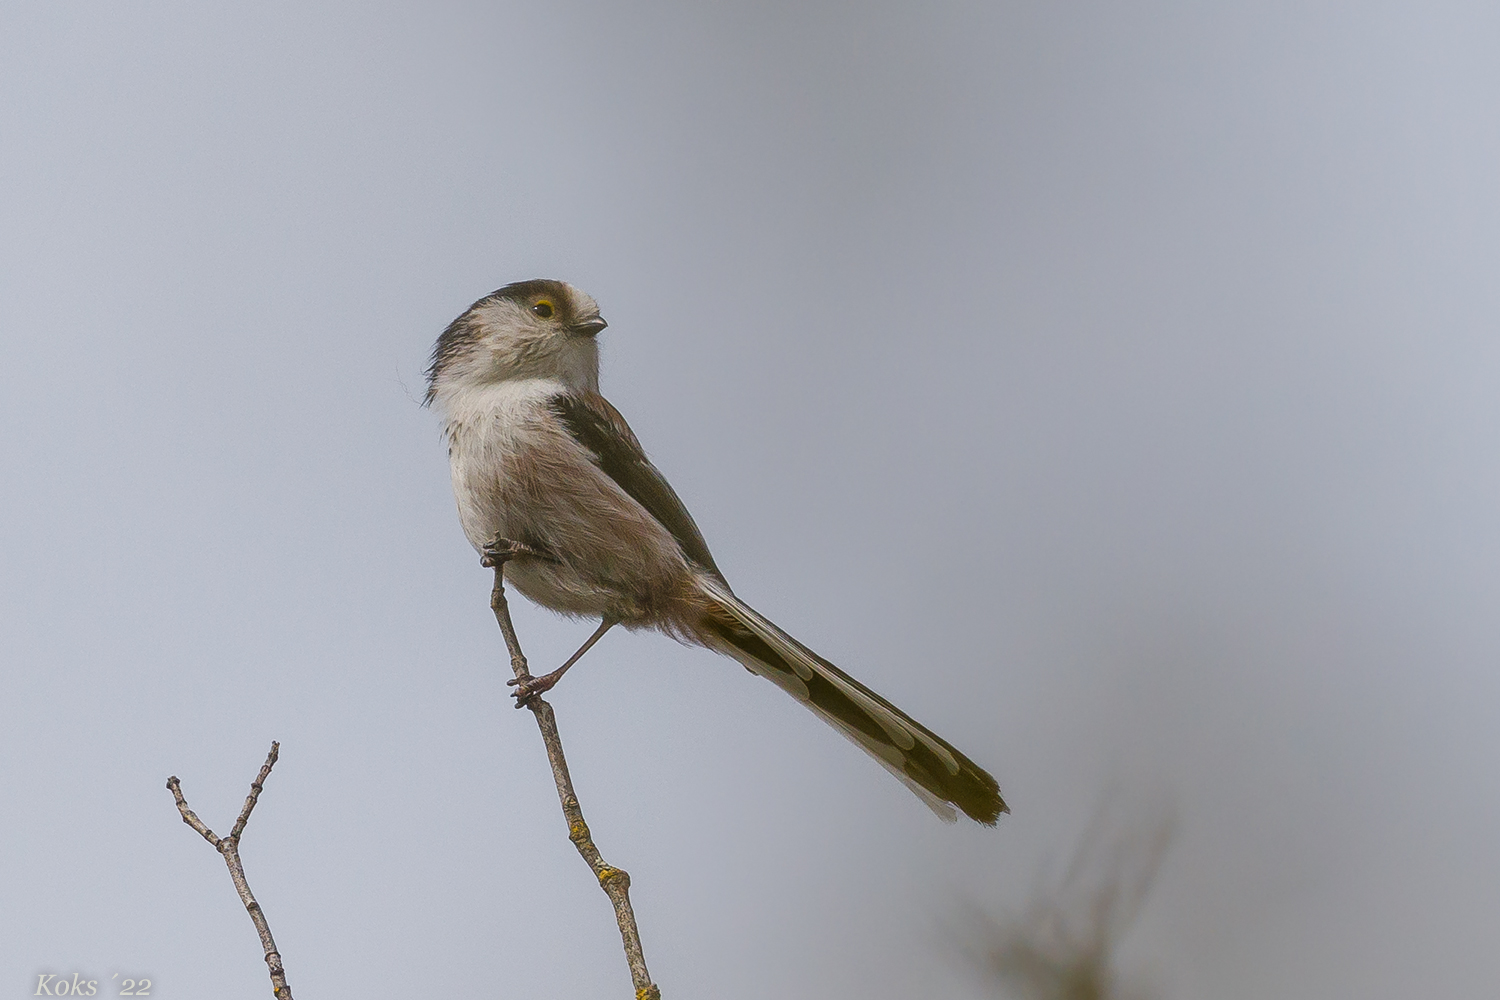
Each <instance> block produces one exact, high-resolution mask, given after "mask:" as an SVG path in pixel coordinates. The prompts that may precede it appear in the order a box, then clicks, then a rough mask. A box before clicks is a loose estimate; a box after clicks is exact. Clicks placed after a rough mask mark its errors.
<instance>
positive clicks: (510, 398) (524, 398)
mask: <svg viewBox="0 0 1500 1000" xmlns="http://www.w3.org/2000/svg"><path fill="white" fill-rule="evenodd" d="M604 327H605V322H604V320H603V319H602V318H601V317H600V315H599V307H598V306H597V305H596V304H595V303H594V300H593V299H592V298H590V297H589V296H588V295H585V294H584V293H583V292H581V291H579V290H578V289H577V288H574V287H573V286H572V285H569V284H566V283H565V282H561V281H550V280H544V279H537V280H534V281H521V282H517V283H515V284H512V285H506V286H505V287H504V288H501V289H499V290H498V291H496V292H493V293H491V294H489V295H486V296H485V297H484V298H482V299H480V300H479V301H478V302H475V303H474V304H473V305H472V306H470V307H469V308H468V310H467V311H465V312H464V314H463V315H461V316H459V317H458V318H457V319H456V320H454V321H453V322H452V323H451V324H450V325H449V326H448V328H447V329H446V330H444V331H443V333H442V336H440V337H439V338H438V341H437V345H436V346H435V347H434V348H433V352H432V365H431V367H430V368H429V369H428V371H427V403H428V404H429V405H436V406H437V407H438V408H439V409H440V411H441V412H442V415H443V417H444V419H445V421H446V436H447V439H448V457H449V461H450V464H451V468H452V473H453V492H454V496H455V498H456V499H457V501H458V515H459V520H460V521H461V522H462V524H463V529H464V534H465V535H466V536H468V539H469V541H470V542H471V543H472V544H473V545H474V547H475V548H476V549H478V550H479V551H480V552H482V553H484V552H490V553H491V554H493V551H494V546H497V545H501V546H506V547H507V548H506V558H505V560H504V563H503V572H504V574H505V578H506V579H507V580H509V581H510V582H511V584H512V585H513V586H514V587H515V588H516V589H517V590H519V591H520V592H521V593H522V594H525V595H526V596H527V597H528V598H530V599H531V600H533V601H535V602H536V603H538V604H540V605H542V606H543V607H546V608H551V609H552V610H553V611H557V612H560V613H562V614H564V615H569V616H573V617H579V618H598V619H600V625H599V628H598V629H597V630H596V631H595V632H594V634H593V635H592V636H591V637H590V638H589V640H588V641H587V642H586V643H584V645H583V647H582V648H580V649H579V650H578V652H577V653H575V654H574V655H573V657H572V658H570V659H569V660H568V661H567V662H566V663H564V664H563V666H561V667H560V668H558V669H557V670H555V671H553V672H552V673H550V674H546V675H543V676H541V677H537V678H534V679H533V680H531V681H529V682H527V683H525V684H522V685H521V686H520V687H519V688H518V689H517V692H516V695H517V699H518V700H517V704H518V705H519V704H521V703H523V702H524V701H525V699H526V698H528V697H530V696H531V695H532V694H535V693H537V692H540V691H544V690H547V689H549V688H551V687H552V685H553V684H555V683H556V682H557V679H558V678H559V677H561V676H562V674H563V672H564V671H566V670H567V669H568V668H569V667H571V666H572V665H573V664H574V663H575V662H576V661H577V659H578V658H579V657H580V656H582V655H583V654H584V653H585V652H586V651H587V650H588V649H589V647H590V646H592V645H593V644H594V643H595V642H596V641H598V639H599V638H600V637H601V636H602V635H604V633H605V632H607V631H608V630H609V629H610V628H611V627H613V626H614V625H617V624H618V625H624V626H625V627H626V628H654V629H658V630H659V631H662V632H665V633H666V634H668V635H670V636H673V637H675V638H677V639H680V640H683V641H686V642H690V643H696V644H698V645H702V646H706V647H708V648H709V649H714V650H718V651H719V652H721V653H725V654H727V655H729V656H732V657H733V658H734V659H736V660H738V661H739V662H740V663H742V664H744V665H745V667H746V668H748V669H749V670H750V671H751V672H753V673H756V674H759V675H760V676H762V677H765V678H766V679H768V680H770V681H771V682H772V683H774V684H776V685H777V686H778V687H780V688H781V689H782V690H784V691H786V692H787V693H789V694H790V695H792V697H794V698H796V699H797V700H798V701H800V702H802V703H803V704H804V705H806V706H807V707H808V708H810V709H812V710H813V712H815V713H816V714H817V715H818V716H819V717H821V718H822V719H823V720H824V721H826V722H828V723H829V724H830V725H832V726H833V727H834V728H835V729H837V730H838V731H839V732H841V733H843V734H844V735H845V736H846V737H848V738H849V739H850V740H852V741H853V742H854V743H855V744H857V745H858V746H859V747H860V748H861V749H863V750H864V751H866V752H867V753H869V754H870V756H872V757H874V758H875V759H876V760H877V761H879V762H880V763H881V764H882V765H884V766H885V767H886V768H887V769H888V770H889V771H890V772H891V773H892V774H894V775H895V776H896V777H897V778H899V779H901V780H902V781H903V782H905V783H906V785H907V787H909V788H910V789H911V790H912V791H913V792H915V793H916V794H917V795H918V796H919V797H921V799H922V800H923V801H924V802H926V803H927V805H928V806H930V807H931V808H932V809H933V811H934V812H936V813H937V814H938V815H939V816H942V817H943V818H944V819H948V820H951V819H954V818H955V814H954V810H953V806H957V807H958V808H959V809H961V810H963V811H964V813H966V814H967V815H968V816H970V817H972V818H973V819H975V820H978V821H979V822H981V823H986V824H991V825H992V824H994V822H995V821H996V819H997V818H998V817H999V815H1000V813H1002V812H1009V809H1007V808H1006V805H1005V801H1004V800H1003V799H1001V797H1000V788H999V786H998V785H997V784H996V782H995V779H994V778H992V777H990V775H989V774H988V773H986V772H985V771H984V769H982V768H981V767H979V766H978V765H977V764H975V763H974V762H973V761H971V760H970V759H969V758H968V757H965V756H964V755H963V754H962V753H960V752H959V751H958V750H956V749H955V748H954V747H953V746H952V745H951V744H949V743H948V742H947V741H946V740H944V739H942V738H941V737H939V736H938V735H937V734H935V733H933V732H932V731H931V730H930V729H927V728H926V727H925V726H923V725H921V724H920V723H918V722H916V721H914V720H913V719H911V718H910V717H909V716H907V715H906V713H904V712H902V711H901V710H900V709H898V708H897V707H896V706H894V705H892V704H891V703H890V702H888V701H886V700H885V699H884V698H882V697H880V695H878V694H876V693H875V692H873V691H871V690H870V689H869V688H867V687H865V686H864V685H863V684H860V683H859V682H858V681H856V680H855V679H854V678H852V677H850V676H849V675H848V674H846V673H844V672H843V671H842V670H840V669H839V668H838V667H835V666H834V665H833V664H831V663H829V662H828V661H827V660H825V659H823V658H822V657H820V656H818V655H817V654H816V653H814V652H813V651H812V650H810V649H808V648H807V647H806V646H804V645H802V644H801V643H799V642H798V641H797V640H796V639H793V638H792V637H791V636H789V635H787V634H786V633H785V632H783V631H782V630H781V629H779V628H777V627H776V626H775V625H774V624H772V623H771V622H770V621H769V620H768V619H766V618H765V617H764V616H762V615H761V614H759V613H758V612H756V611H755V610H754V609H753V608H751V607H750V606H749V605H747V604H746V603H745V602H743V601H741V600H740V599H739V598H738V597H736V596H735V595H734V592H733V591H731V590H730V589H729V584H728V583H727V582H726V581H725V579H724V574H722V573H721V572H719V567H718V566H717V565H716V564H715V563H714V557H713V556H712V555H711V554H710V553H709V551H708V545H707V544H705V543H704V541H703V536H702V534H700V533H699V531H698V526H697V525H696V524H694V523H693V518H692V515H690V514H689V513H688V512H687V508H686V507H684V506H683V504H682V501H681V500H679V499H678V497H677V494H676V493H675V492H673V490H672V487H671V486H670V485H668V484H667V481H666V479H665V478H663V477H662V474H661V473H660V472H658V471H657V469H656V466H654V465H652V464H651V462H650V460H649V459H647V458H646V453H645V451H643V450H642V448H641V444H640V442H639V441H637V440H636V436H635V434H634V433H632V432H631V430H630V426H629V425H628V424H626V423H625V418H624V417H622V416H620V414H619V412H618V411H617V410H616V409H615V408H614V407H613V406H611V405H610V404H609V403H608V401H606V400H605V398H604V397H603V396H601V395H599V344H598V341H597V339H596V338H597V335H598V333H599V331H601V330H603V329H604Z"/></svg>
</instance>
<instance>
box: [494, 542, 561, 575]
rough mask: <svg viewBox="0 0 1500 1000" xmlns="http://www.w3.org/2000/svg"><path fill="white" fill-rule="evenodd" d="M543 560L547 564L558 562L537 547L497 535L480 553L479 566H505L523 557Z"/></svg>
mask: <svg viewBox="0 0 1500 1000" xmlns="http://www.w3.org/2000/svg"><path fill="white" fill-rule="evenodd" d="M523 556H524V557H530V558H532V559H542V560H545V561H547V562H557V560H556V559H555V558H554V557H553V556H552V554H551V553H549V552H544V551H542V550H541V549H539V548H537V547H536V546H535V545H527V544H526V543H525V542H517V541H512V540H511V539H509V538H501V537H500V536H499V535H496V536H495V537H494V538H491V539H490V541H489V544H488V545H486V546H485V547H484V548H483V549H481V550H480V553H479V565H481V566H485V567H494V566H503V565H504V564H505V563H508V562H510V561H511V560H512V559H517V558H521V557H523Z"/></svg>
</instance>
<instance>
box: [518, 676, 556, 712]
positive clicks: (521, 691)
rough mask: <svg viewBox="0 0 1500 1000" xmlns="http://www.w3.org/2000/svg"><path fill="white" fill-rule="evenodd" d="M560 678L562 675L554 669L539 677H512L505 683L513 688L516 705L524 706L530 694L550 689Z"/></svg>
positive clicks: (529, 698)
mask: <svg viewBox="0 0 1500 1000" xmlns="http://www.w3.org/2000/svg"><path fill="white" fill-rule="evenodd" d="M561 679H562V675H561V674H560V673H559V672H558V671H555V670H554V671H553V672H552V673H550V674H543V675H542V676H540V677H526V678H520V677H512V678H511V679H510V680H508V681H506V682H505V683H506V684H508V685H510V686H511V687H513V688H515V690H514V691H512V692H511V694H512V695H513V696H514V697H515V699H516V707H517V708H525V707H526V703H527V702H528V701H530V700H531V697H532V695H538V694H542V693H544V692H546V691H551V690H552V688H553V686H554V685H555V684H557V682H558V681H559V680H561Z"/></svg>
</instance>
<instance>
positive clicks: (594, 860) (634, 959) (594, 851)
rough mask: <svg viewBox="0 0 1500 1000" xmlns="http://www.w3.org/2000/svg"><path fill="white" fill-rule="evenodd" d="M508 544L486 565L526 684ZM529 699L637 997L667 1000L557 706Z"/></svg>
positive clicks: (499, 545)
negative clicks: (570, 755) (575, 767)
mask: <svg viewBox="0 0 1500 1000" xmlns="http://www.w3.org/2000/svg"><path fill="white" fill-rule="evenodd" d="M505 544H506V543H505V542H504V540H503V539H497V540H496V541H495V542H494V543H492V544H491V546H489V547H488V548H487V549H486V550H485V553H486V555H485V559H484V564H485V565H487V566H493V567H494V568H495V587H494V589H493V590H492V591H491V592H490V608H491V609H492V610H493V611H494V612H495V621H496V622H498V623H499V625H500V634H501V635H503V636H504V637H505V647H506V649H507V650H508V651H509V652H510V665H511V669H512V670H514V671H515V674H516V680H517V681H519V682H521V683H522V684H523V685H524V684H525V682H526V681H528V680H530V679H531V670H530V668H528V667H527V665H526V657H525V655H524V654H523V653H522V652H521V643H520V641H519V640H518V639H517V638H516V629H515V626H514V625H513V624H512V623H511V620H510V606H509V605H508V604H506V601H505V562H506V559H507V558H508V556H507V555H506V552H505ZM512 554H514V552H512ZM524 704H525V706H526V707H527V708H529V709H531V713H532V714H533V715H534V716H536V725H537V728H538V729H540V730H541V733H542V744H543V745H544V746H545V747H546V748H547V760H548V761H549V762H550V763H551V765H552V780H553V781H554V782H555V783H556V785H557V797H558V800H559V801H560V802H561V803H562V811H563V818H564V819H566V820H567V822H568V839H569V840H571V841H572V842H573V846H574V847H576V848H578V853H579V854H580V855H582V857H583V860H584V861H585V862H587V863H588V866H589V868H591V869H592V870H593V872H594V877H595V878H597V879H598V880H599V886H600V888H602V889H603V890H604V893H605V895H607V896H608V897H609V901H610V903H612V904H613V905H614V908H615V921H616V922H617V923H618V924H619V925H620V938H621V940H622V941H623V942H624V944H625V960H626V961H627V962H628V963H629V964H630V979H631V982H632V983H633V984H634V986H635V995H636V1000H661V990H660V989H659V988H658V987H657V986H656V984H655V983H653V982H652V981H651V975H650V973H648V972H647V971H646V956H645V954H644V952H642V950H641V934H640V931H639V930H637V929H636V926H635V911H634V910H633V909H631V906H630V876H629V875H628V874H626V872H625V870H624V869H622V868H615V867H612V866H610V865H608V864H606V863H605V861H604V858H603V857H602V856H601V855H600V854H599V849H598V848H597V847H595V846H594V840H593V837H592V836H591V835H590V834H589V827H588V824H587V823H585V822H584V820H583V810H582V809H581V808H580V807H579V805H578V795H577V794H576V793H575V792H574V791H573V779H572V777H571V776H570V775H569V774H568V761H567V758H565V757H564V756H563V748H562V737H560V736H559V735H558V733H557V718H556V716H555V715H554V714H553V712H552V706H551V705H549V704H547V702H546V701H544V700H543V699H542V696H541V695H540V694H533V695H530V696H528V697H526V698H525V701H524Z"/></svg>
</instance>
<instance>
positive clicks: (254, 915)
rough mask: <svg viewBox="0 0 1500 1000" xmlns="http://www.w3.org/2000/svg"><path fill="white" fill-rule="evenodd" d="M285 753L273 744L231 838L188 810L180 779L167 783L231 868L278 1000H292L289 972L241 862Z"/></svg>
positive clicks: (184, 812) (186, 819)
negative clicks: (245, 839) (258, 807)
mask: <svg viewBox="0 0 1500 1000" xmlns="http://www.w3.org/2000/svg"><path fill="white" fill-rule="evenodd" d="M280 750H281V744H280V743H272V744H271V752H270V753H269V754H267V755H266V762H265V764H263V765H261V769H260V774H258V775H256V777H255V780H254V781H252V782H251V783H250V794H249V795H248V796H246V798H245V806H244V808H243V809H241V810H240V815H239V818H238V819H236V820H235V821H234V827H233V828H232V829H231V830H230V831H229V836H227V837H220V836H218V835H217V834H215V833H214V832H213V831H212V830H210V829H209V828H208V825H207V824H206V823H204V822H203V821H202V820H201V819H199V818H198V814H197V813H195V812H193V810H191V809H189V808H188V804H187V799H186V798H185V797H184V796H183V794H182V783H181V782H180V781H178V780H177V775H175V774H174V775H172V777H170V778H168V779H167V788H168V789H169V790H170V791H171V793H172V798H173V800H175V801H176V803H177V811H178V812H179V813H181V814H182V821H183V822H184V823H186V824H187V825H188V826H190V827H192V828H193V829H194V830H196V831H198V834H199V835H200V836H201V837H202V838H203V839H204V840H206V841H208V842H209V843H210V844H212V845H213V848H214V850H216V851H218V852H219V853H220V854H222V855H223V856H224V863H225V864H226V865H227V866H228V867H229V877H230V879H231V880H232V881H233V882H234V889H235V891H236V892H238V893H239V894H240V902H242V903H244V904H245V910H246V912H247V913H249V914H250V920H251V921H252V922H253V923H254V924H255V930H256V932H257V933H258V934H260V943H261V946H262V947H263V948H264V949H265V952H266V966H267V967H268V968H269V970H270V973H271V988H272V992H273V993H274V994H275V996H276V1000H292V988H291V987H290V986H288V985H287V983H286V970H285V969H284V968H282V965H281V953H280V952H278V951H277V950H276V941H275V939H274V938H272V937H271V925H270V924H268V923H267V922H266V915H265V913H264V912H263V911H262V910H261V908H260V903H258V902H256V900H255V895H254V894H253V893H252V892H251V891H250V883H249V882H247V881H246V880H245V866H244V864H242V863H241V862H240V837H241V835H243V834H244V832H245V824H246V823H248V822H250V812H251V810H253V809H254V808H255V803H256V802H258V801H259V800H260V793H261V790H262V789H263V788H264V787H265V783H266V778H268V777H270V775H271V768H273V767H275V766H276V758H277V757H278V756H279V754H280Z"/></svg>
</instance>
